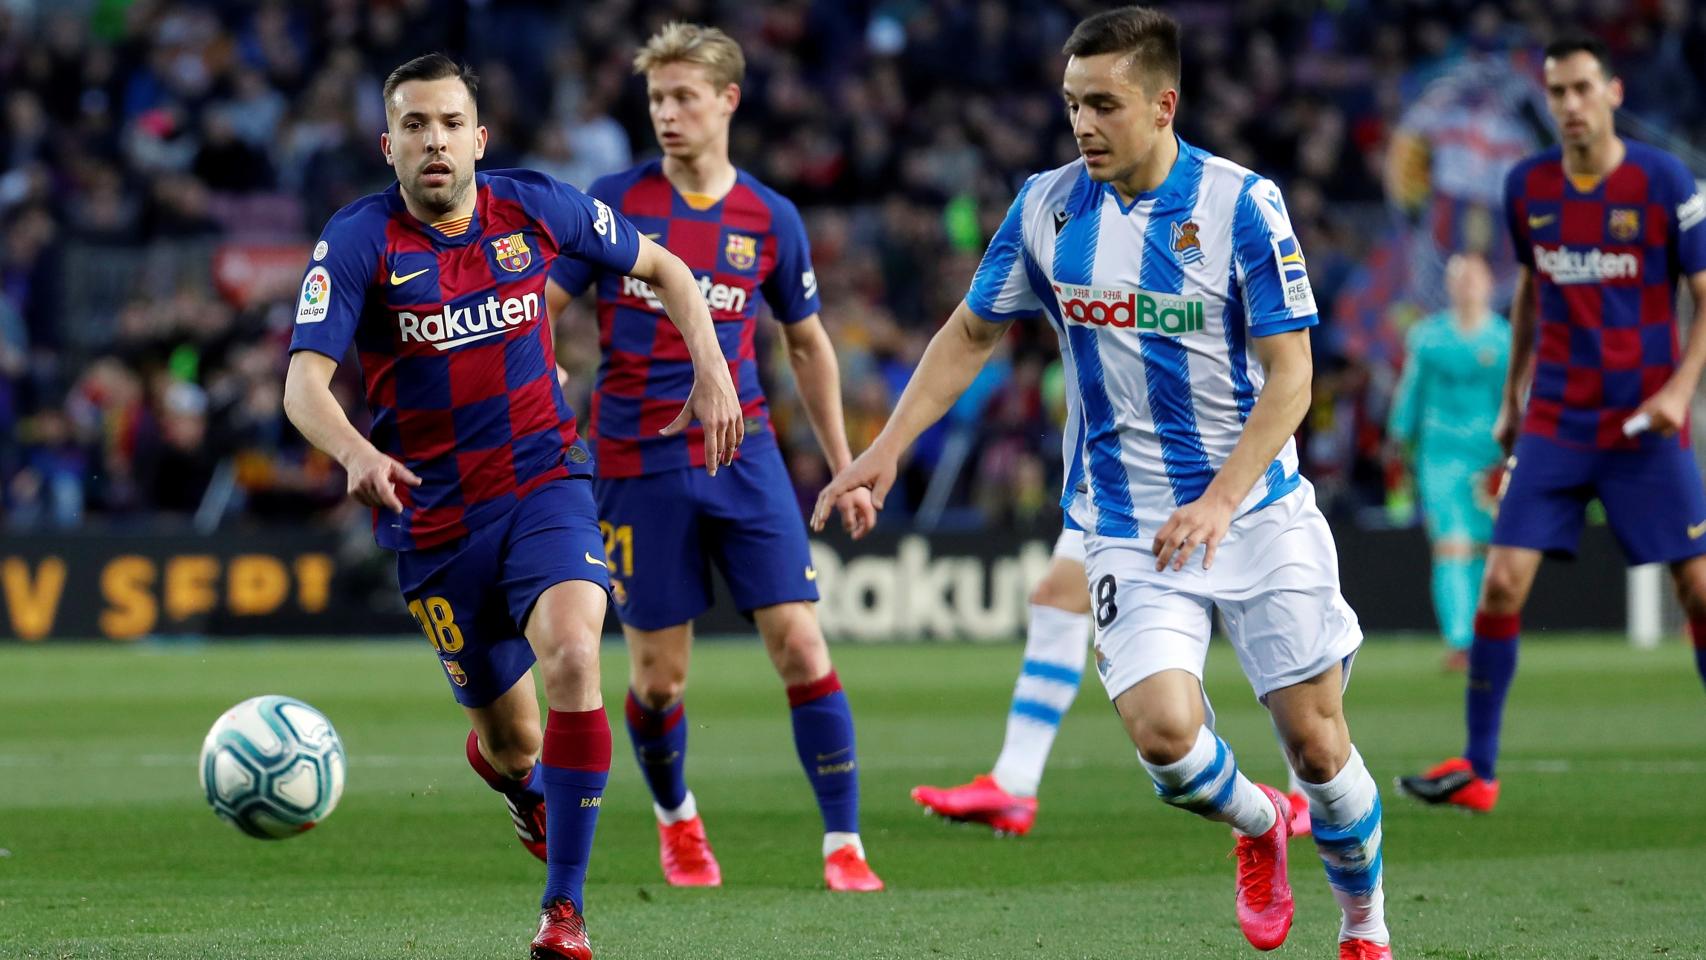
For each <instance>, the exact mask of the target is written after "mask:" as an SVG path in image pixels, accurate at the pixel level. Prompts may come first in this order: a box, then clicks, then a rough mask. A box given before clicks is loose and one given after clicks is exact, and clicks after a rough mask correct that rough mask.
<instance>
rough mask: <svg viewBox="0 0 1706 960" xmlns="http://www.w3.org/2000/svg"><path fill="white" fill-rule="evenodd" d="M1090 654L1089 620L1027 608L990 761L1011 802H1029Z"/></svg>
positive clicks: (1052, 609)
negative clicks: (1002, 735)
mask: <svg viewBox="0 0 1706 960" xmlns="http://www.w3.org/2000/svg"><path fill="white" fill-rule="evenodd" d="M1089 649H1090V616H1089V615H1088V614H1083V613H1070V612H1068V611H1066V610H1060V609H1057V608H1055V607H1048V606H1043V605H1042V604H1037V603H1033V604H1031V625H1030V631H1029V632H1028V633H1026V634H1025V663H1024V666H1022V667H1020V669H1019V680H1018V682H1017V683H1015V684H1014V685H1013V705H1012V707H1010V708H1009V709H1008V711H1007V739H1006V740H1004V741H1002V743H1001V756H999V757H997V758H996V760H995V771H994V776H995V783H996V784H997V785H998V786H1000V787H1001V789H1003V790H1005V791H1007V792H1008V793H1011V794H1012V795H1014V796H1016V797H1034V796H1036V795H1037V787H1038V786H1040V785H1041V784H1042V781H1043V766H1044V765H1045V764H1047V763H1048V755H1049V751H1050V750H1051V749H1053V747H1054V735H1055V734H1056V733H1057V732H1059V730H1060V721H1061V718H1062V717H1064V716H1066V711H1067V710H1069V709H1070V708H1071V707H1072V700H1073V698H1074V697H1076V696H1078V680H1079V677H1080V676H1081V675H1082V674H1083V673H1084V657H1085V654H1086V653H1087V652H1088V651H1089Z"/></svg>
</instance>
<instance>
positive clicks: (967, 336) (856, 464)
mask: <svg viewBox="0 0 1706 960" xmlns="http://www.w3.org/2000/svg"><path fill="white" fill-rule="evenodd" d="M1010 326H1012V321H1008V322H1005V323H991V322H989V321H988V320H985V319H983V318H982V317H980V316H978V315H977V314H975V313H973V312H972V310H971V307H969V306H967V305H966V302H965V301H964V300H961V301H960V305H959V306H958V307H955V308H954V313H953V315H952V316H950V317H949V318H948V322H947V323H945V324H943V325H942V329H940V330H938V331H936V335H935V336H934V337H931V338H930V346H929V347H928V348H927V349H926V350H925V351H924V357H923V359H921V360H919V361H918V369H916V370H914V371H912V378H911V379H910V380H908V381H907V382H906V389H905V390H904V391H902V392H901V395H900V402H899V403H898V404H896V405H895V408H894V413H893V414H892V415H890V416H889V422H888V423H886V424H884V425H883V431H882V432H881V433H879V434H877V439H875V440H873V441H872V442H871V448H870V449H869V450H866V451H865V452H864V453H861V454H859V456H858V458H857V459H855V460H854V461H853V462H852V463H851V464H849V465H848V466H847V467H846V469H844V470H842V471H840V472H839V473H837V474H836V475H835V478H834V479H832V480H830V481H829V486H827V487H824V488H823V492H822V493H819V494H818V496H817V507H816V508H815V509H813V510H812V529H813V530H822V529H823V524H824V521H825V520H827V519H829V511H830V510H831V509H832V508H833V507H834V506H835V503H836V501H837V500H839V499H840V498H841V496H842V495H843V494H845V493H847V492H848V491H850V490H854V489H857V488H859V487H869V488H870V490H871V501H872V503H874V504H875V505H876V508H877V509H878V510H881V509H882V508H883V500H884V499H885V498H886V497H887V496H888V492H889V488H890V487H892V486H894V478H895V474H896V473H897V472H898V471H899V469H900V455H901V454H902V453H904V452H905V451H906V448H907V447H910V446H911V445H912V442H913V441H914V440H917V439H918V435H919V434H921V433H923V432H924V431H925V430H926V429H927V428H929V426H930V425H931V424H933V423H935V422H936V421H937V420H940V419H942V415H943V414H945V413H947V412H948V408H949V407H952V406H953V405H954V401H956V400H958V399H959V398H960V394H962V393H965V392H966V387H968V386H970V385H971V382H972V378H974V377H976V376H977V372H978V371H979V370H981V369H983V365H984V363H986V362H988V360H989V355H990V354H992V353H994V352H995V346H996V344H999V343H1000V342H1001V338H1002V336H1004V335H1005V334H1006V333H1007V328H1008V327H1010ZM1251 482H1252V483H1254V482H1255V481H1253V480H1252V481H1251Z"/></svg>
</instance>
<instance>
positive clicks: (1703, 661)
mask: <svg viewBox="0 0 1706 960" xmlns="http://www.w3.org/2000/svg"><path fill="white" fill-rule="evenodd" d="M1542 69H1543V72H1544V77H1545V90H1546V109H1547V112H1548V113H1550V114H1551V116H1552V119H1553V120H1554V121H1555V122H1556V123H1557V125H1558V130H1559V134H1560V138H1559V139H1560V146H1559V147H1557V148H1554V149H1551V150H1546V151H1543V152H1541V153H1538V154H1536V155H1534V156H1532V157H1529V158H1527V159H1525V160H1523V161H1521V162H1519V163H1518V164H1517V165H1516V166H1515V167H1513V168H1512V169H1511V171H1510V172H1509V174H1508V175H1507V176H1506V179H1505V216H1506V218H1507V220H1508V227H1509V230H1510V236H1511V241H1512V246H1513V247H1514V248H1515V250H1516V256H1517V259H1518V261H1519V262H1520V264H1521V268H1520V269H1519V270H1518V281H1517V291H1516V299H1515V300H1513V302H1512V304H1511V309H1510V318H1511V332H1512V341H1513V343H1512V351H1511V359H1510V369H1509V370H1508V371H1507V373H1506V377H1505V388H1504V389H1505V398H1504V401H1503V404H1502V409H1501V410H1500V413H1499V421H1498V425H1497V426H1496V427H1495V428H1494V430H1495V432H1496V433H1497V435H1498V439H1499V442H1500V443H1501V444H1503V445H1505V446H1506V448H1507V450H1508V451H1509V452H1510V453H1511V457H1510V460H1509V461H1508V463H1509V468H1510V469H1509V473H1508V475H1507V479H1506V485H1505V491H1504V494H1503V496H1502V497H1501V499H1500V503H1499V513H1498V519H1497V520H1496V521H1495V522H1494V524H1493V536H1492V548H1491V549H1490V550H1489V551H1488V552H1487V571H1486V575H1485V577H1484V578H1483V580H1482V583H1481V596H1480V600H1479V601H1478V603H1477V605H1476V611H1475V621H1474V639H1473V640H1472V641H1471V643H1470V646H1469V664H1468V666H1469V676H1468V683H1467V685H1466V689H1465V691H1464V701H1463V707H1464V727H1465V732H1466V736H1465V741H1464V746H1463V753H1462V754H1461V755H1460V756H1457V757H1452V758H1450V759H1448V760H1446V761H1444V762H1442V763H1440V764H1438V765H1436V766H1434V767H1433V768H1432V769H1429V770H1427V771H1424V772H1422V773H1419V774H1416V775H1413V776H1407V777H1400V778H1398V789H1399V790H1401V791H1403V792H1404V793H1407V794H1409V795H1411V796H1413V797H1416V798H1417V799H1419V800H1422V801H1425V802H1427V803H1431V804H1444V805H1450V806H1457V807H1462V808H1464V809H1468V810H1473V811H1478V812H1482V813H1485V812H1487V811H1489V810H1492V809H1493V807H1494V805H1495V804H1497V803H1498V799H1499V780H1498V772H1497V763H1498V757H1499V739H1500V735H1501V731H1502V730H1503V726H1504V710H1505V696H1506V694H1507V693H1508V692H1509V690H1510V686H1511V682H1512V681H1513V679H1514V678H1515V676H1516V666H1517V649H1518V645H1519V641H1520V638H1521V634H1522V609H1523V607H1524V605H1525V604H1527V602H1528V596H1529V592H1530V591H1531V590H1532V589H1533V585H1534V577H1535V574H1536V573H1537V571H1538V570H1539V567H1540V561H1541V557H1542V556H1544V555H1546V554H1562V555H1565V556H1568V555H1572V554H1574V553H1575V550H1576V544H1577V541H1578V540H1579V539H1580V537H1581V531H1582V524H1583V521H1584V518H1585V513H1586V507H1587V504H1588V501H1590V500H1592V499H1594V498H1596V497H1597V498H1598V499H1599V501H1600V503H1601V504H1603V505H1604V507H1605V516H1606V520H1607V521H1608V523H1609V524H1610V526H1611V530H1612V533H1613V534H1615V535H1616V537H1617V541H1618V544H1619V546H1621V547H1622V549H1623V556H1624V559H1625V560H1627V561H1628V562H1629V563H1630V564H1631V565H1634V564H1643V563H1665V564H1668V565H1669V566H1670V571H1671V577H1672V580H1673V581H1674V583H1675V585H1676V589H1677V596H1678V599H1679V600H1680V601H1681V604H1682V608H1683V610H1684V611H1686V613H1687V616H1688V632H1689V633H1690V635H1691V636H1692V637H1693V640H1694V656H1695V667H1696V669H1697V671H1698V673H1699V674H1700V676H1701V678H1702V679H1703V680H1706V488H1703V485H1702V481H1701V475H1700V469H1699V467H1698V466H1697V465H1696V464H1695V461H1694V456H1693V454H1692V452H1691V451H1690V450H1689V445H1688V440H1687V437H1688V426H1689V424H1688V420H1689V415H1688V409H1689V406H1690V403H1691V401H1692V399H1693V397H1694V393H1695V391H1696V389H1698V387H1699V384H1700V375H1701V371H1702V369H1706V197H1703V196H1702V195H1701V193H1700V191H1699V189H1698V188H1697V186H1696V184H1695V181H1694V177H1693V176H1691V175H1690V174H1689V172H1688V170H1687V169H1686V168H1685V167H1684V166H1683V165H1682V162H1681V161H1680V160H1678V159H1677V158H1676V157H1673V156H1671V155H1670V154H1668V153H1665V152H1664V151H1662V150H1659V149H1657V148H1655V147H1652V146H1649V145H1647V144H1644V143H1637V142H1635V141H1633V140H1628V139H1625V138H1620V137H1618V135H1617V128H1616V119H1615V114H1616V111H1617V108H1618V107H1619V106H1621V105H1622V102H1623V83H1622V81H1621V80H1619V79H1618V78H1617V76H1616V74H1615V72H1614V70H1613V68H1612V62H1611V52H1610V49H1609V48H1608V47H1607V46H1606V43H1605V41H1603V40H1601V39H1600V38H1598V37H1595V36H1592V35H1589V34H1584V33H1578V34H1574V35H1566V36H1563V37H1560V38H1559V39H1557V40H1554V41H1553V42H1552V43H1550V44H1549V45H1547V47H1546V55H1545V61H1544V64H1543V68H1542ZM1684 279H1685V280H1686V281H1687V283H1688V286H1689V290H1690V292H1691V293H1692V294H1693V299H1694V301H1695V321H1694V323H1693V324H1692V325H1691V333H1690V335H1689V342H1688V348H1687V350H1686V352H1685V351H1683V350H1681V349H1680V348H1679V346H1678V337H1677V324H1676V292H1677V291H1676V288H1677V282H1678V281H1679V280H1684ZM1530 364H1532V370H1533V379H1532V383H1531V384H1530V385H1529V396H1528V399H1527V403H1526V409H1525V410H1524V411H1523V412H1522V416H1521V418H1520V421H1519V420H1518V418H1517V416H1516V414H1517V407H1518V405H1519V396H1518V394H1519V391H1520V390H1521V388H1522V386H1523V380H1524V374H1525V373H1526V372H1527V371H1528V370H1529V365H1530Z"/></svg>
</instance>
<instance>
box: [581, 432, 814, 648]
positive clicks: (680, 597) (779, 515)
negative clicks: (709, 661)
mask: <svg viewBox="0 0 1706 960" xmlns="http://www.w3.org/2000/svg"><path fill="white" fill-rule="evenodd" d="M593 489H594V491H595V492H596V493H597V494H598V516H599V519H600V521H601V526H602V527H603V528H604V538H605V539H604V542H605V547H606V552H607V553H608V554H609V558H610V580H611V584H610V590H611V596H612V597H614V598H615V601H616V612H617V614H618V615H620V616H621V618H622V623H623V624H625V625H627V626H630V627H633V628H634V629H636V630H661V629H663V628H665V627H673V626H676V625H678V624H683V623H687V622H689V621H691V620H692V619H693V618H694V617H697V616H698V615H699V614H701V613H704V612H705V610H706V609H707V608H709V607H710V606H711V564H712V563H715V564H716V565H717V569H718V570H720V571H722V574H723V580H724V581H726V582H727V583H728V585H729V592H730V593H732V594H733V595H734V602H735V606H736V607H737V608H738V609H739V610H740V611H741V612H742V613H746V614H750V613H751V612H752V611H754V610H757V609H760V608H762V607H769V606H774V605H776V604H778V603H789V602H791V601H795V600H808V601H813V602H815V601H816V600H817V569H816V568H815V567H813V566H812V554H811V547H810V545H809V544H808V543H807V541H806V524H805V520H804V519H803V518H802V517H801V516H800V507H799V504H798V503H796V502H795V500H794V484H793V482H792V480H790V479H789V477H788V471H787V468H785V467H784V466H783V465H782V455H781V453H779V452H778V451H777V450H776V448H774V447H771V448H770V449H768V450H755V451H752V452H751V453H748V452H746V451H742V453H741V456H740V459H738V460H736V461H735V462H734V463H732V464H730V465H728V466H726V467H722V468H720V469H719V470H718V471H717V475H716V476H715V477H711V476H707V475H706V473H705V471H704V470H702V469H698V468H695V467H683V468H681V469H678V470H669V471H665V472H663V473H652V474H647V475H645V476H643V477H612V478H602V477H601V478H599V479H596V480H594V481H593Z"/></svg>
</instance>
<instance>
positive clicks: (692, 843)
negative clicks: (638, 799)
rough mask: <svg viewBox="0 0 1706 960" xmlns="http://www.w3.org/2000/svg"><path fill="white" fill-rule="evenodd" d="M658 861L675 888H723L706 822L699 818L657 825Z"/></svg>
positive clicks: (721, 870)
mask: <svg viewBox="0 0 1706 960" xmlns="http://www.w3.org/2000/svg"><path fill="white" fill-rule="evenodd" d="M658 861H659V862H661V863H662V864H663V878H664V880H665V881H667V882H668V883H669V885H670V886H672V887H720V886H722V885H723V868H722V867H721V866H719V865H718V864H717V858H716V856H715V855H714V854H712V853H711V841H709V840H707V839H705V821H704V820H701V819H700V818H698V817H694V818H693V819H691V820H682V821H681V822H679V823H670V824H663V823H660V824H658Z"/></svg>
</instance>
